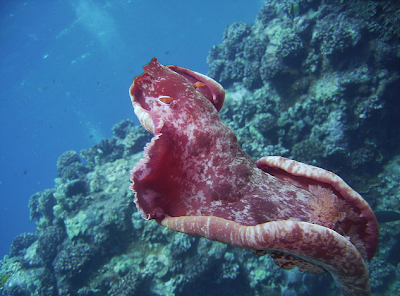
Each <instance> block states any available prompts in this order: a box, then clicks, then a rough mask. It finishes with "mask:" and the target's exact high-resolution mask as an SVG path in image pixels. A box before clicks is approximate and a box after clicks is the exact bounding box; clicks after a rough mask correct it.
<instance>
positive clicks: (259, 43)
mask: <svg viewBox="0 0 400 296" xmlns="http://www.w3.org/2000/svg"><path fill="white" fill-rule="evenodd" d="M291 2H292V1H275V0H272V1H267V2H266V3H265V5H264V7H263V8H262V9H261V11H260V13H259V15H258V16H257V19H256V21H255V23H254V25H248V24H244V23H235V24H232V25H230V26H229V27H228V28H227V29H226V32H225V33H224V34H223V41H222V44H219V45H216V46H214V47H213V48H212V49H211V50H210V54H209V57H208V63H209V66H210V67H209V73H208V75H210V76H212V77H213V78H214V79H216V80H218V81H220V82H221V83H222V84H223V85H224V87H226V89H227V96H226V100H225V105H224V107H223V109H222V110H221V117H222V119H223V120H224V122H225V123H226V124H227V125H228V126H229V127H230V128H231V129H232V130H233V131H234V132H235V134H236V135H237V137H238V139H239V141H240V143H241V145H242V148H243V149H244V150H245V151H246V152H247V153H249V154H250V155H251V156H252V157H253V158H254V159H258V158H260V157H262V156H267V155H282V156H286V157H290V158H293V159H296V160H299V161H303V162H308V163H310V164H313V165H318V166H321V167H324V168H325V169H329V170H332V171H334V172H335V173H338V174H339V175H340V176H342V177H343V178H345V180H346V181H348V183H350V184H351V185H352V187H354V188H355V189H357V190H358V191H360V192H361V193H362V195H363V196H364V197H365V198H366V199H367V200H368V202H369V203H370V204H371V206H372V207H373V208H374V209H375V210H377V211H389V210H390V211H400V203H399V198H398V197H399V196H400V187H399V184H400V180H399V176H400V173H399V172H400V160H399V157H400V156H399V155H400V151H399V147H400V138H399V136H398V135H399V134H400V128H399V126H400V122H399V120H400V118H399V117H398V115H397V114H398V113H399V111H400V107H399V104H398V102H397V101H398V94H399V93H400V87H399V85H400V84H399V80H400V70H399V69H400V41H399V36H400V22H399V11H400V6H399V4H398V3H397V2H389V1H361V0H352V1H330V0H329V1H318V0H302V1H298V4H299V5H300V12H299V14H298V15H291V14H289V13H288V5H290V3H291ZM181 66H184V65H181ZM113 132H114V135H113V137H112V138H110V139H105V140H102V141H101V142H100V143H98V144H96V145H95V146H93V147H91V148H89V149H84V150H83V151H81V153H80V154H78V153H77V152H75V151H67V152H65V153H64V154H62V155H61V156H60V158H59V160H58V162H57V173H58V175H57V178H56V180H55V186H54V188H52V189H46V190H44V191H42V192H38V193H35V194H33V195H32V197H31V198H30V201H29V209H30V218H31V220H35V221H36V225H37V228H36V233H35V234H31V233H24V234H20V235H18V236H17V237H16V238H15V240H14V242H13V243H12V245H11V248H10V253H9V255H8V256H5V257H4V259H3V260H2V261H0V277H1V284H2V285H1V286H0V294H2V295H9V296H16V295H49V296H53V295H65V296H66V295H178V296H179V295H189V294H190V295H193V296H195V295H214V294H217V293H219V294H222V295H316V294H318V295H337V293H338V290H337V289H336V288H335V285H334V283H333V282H332V280H331V279H330V277H329V275H326V274H318V275H313V274H309V273H301V272H299V271H298V270H297V269H293V270H290V271H286V270H283V269H281V268H279V267H277V266H276V265H275V264H274V262H273V261H272V260H271V259H270V258H269V257H268V256H261V257H259V256H255V255H253V254H251V253H250V252H248V251H246V250H240V249H235V248H232V247H229V246H226V245H222V244H219V243H215V242H211V241H208V240H206V239H201V238H197V237H189V236H186V235H183V234H180V233H174V232H172V231H169V230H168V229H165V228H163V227H160V226H159V225H158V224H157V223H155V222H154V221H152V222H148V223H144V221H143V220H142V218H141V217H140V214H139V213H138V212H137V211H136V209H135V207H134V204H133V202H132V201H133V198H134V197H133V194H132V193H131V192H130V191H129V190H128V188H129V171H130V170H131V169H132V167H133V166H134V164H135V163H136V162H137V161H138V160H139V159H140V158H141V151H142V149H143V146H144V145H145V144H146V142H148V141H149V140H150V138H151V135H150V133H148V132H147V131H145V130H144V129H143V128H142V127H141V126H135V125H134V124H133V123H132V122H131V121H129V120H124V121H122V122H120V123H118V124H116V125H115V126H114V128H113ZM81 158H83V159H84V161H81ZM399 223H400V222H399V221H392V222H387V223H384V224H382V226H381V245H380V249H379V251H378V254H377V256H376V257H375V258H374V259H373V260H372V262H371V264H370V272H371V276H370V278H371V286H372V291H373V293H375V294H376V295H395V294H398V291H399V289H400V280H399V279H398V275H399V270H398V266H399V265H398V263H399V262H398V261H399V260H398V255H397V254H398V253H399V252H400V251H399V250H400V232H399V229H400V228H399Z"/></svg>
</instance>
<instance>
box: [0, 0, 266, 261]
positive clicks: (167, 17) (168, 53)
mask: <svg viewBox="0 0 400 296" xmlns="http://www.w3.org/2000/svg"><path fill="white" fill-rule="evenodd" d="M262 2H263V1H261V0H252V1H250V0H230V1H215V0H203V1H194V0H180V1H178V0H169V1H166V0H147V1H146V0H136V1H135V0H134V1H128V0H121V1H90V0H76V1H61V0H60V1H56V0H54V1H48V0H38V1H14V0H13V1H6V0H2V1H0V258H3V256H4V255H5V254H7V253H8V249H9V246H10V244H11V242H12V240H13V239H14V237H15V236H16V235H18V234H19V233H21V232H33V231H34V229H35V227H34V223H33V222H30V221H29V209H28V201H29V197H30V196H31V195H32V194H34V193H35V192H38V191H42V190H44V189H46V188H52V187H53V186H54V178H56V176H57V170H56V163H57V159H58V157H59V156H60V155H61V154H62V153H63V152H65V151H67V150H71V149H73V150H76V151H80V150H81V149H82V148H87V147H90V146H92V145H94V144H95V143H97V142H98V141H99V140H101V139H104V138H107V137H110V136H112V132H111V127H112V126H113V125H114V124H115V123H118V122H119V121H121V120H123V119H128V118H129V119H132V120H135V116H134V114H133V112H132V107H131V103H130V98H129V96H128V88H129V86H130V84H131V83H132V79H133V78H134V77H135V76H136V75H139V74H141V73H142V70H141V68H142V66H143V65H144V64H146V63H148V62H149V61H150V59H151V58H152V57H158V59H159V60H160V62H161V63H163V64H176V65H179V66H182V67H185V68H189V69H191V70H195V71H198V72H202V73H206V72H207V69H208V67H207V64H206V57H207V55H208V52H209V50H210V48H211V46H212V45H215V44H219V43H220V42H221V36H222V33H223V31H224V29H225V28H226V27H227V26H228V25H229V24H231V23H233V22H246V23H249V24H250V23H252V22H253V21H254V19H255V17H256V15H257V12H258V11H259V9H260V8H261V6H262Z"/></svg>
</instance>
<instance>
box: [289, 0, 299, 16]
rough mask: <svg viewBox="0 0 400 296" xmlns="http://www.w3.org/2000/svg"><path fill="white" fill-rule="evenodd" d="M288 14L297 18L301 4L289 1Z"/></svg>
mask: <svg viewBox="0 0 400 296" xmlns="http://www.w3.org/2000/svg"><path fill="white" fill-rule="evenodd" d="M288 14H289V16H290V17H292V18H295V17H296V16H299V15H300V4H299V3H297V2H289V4H288Z"/></svg>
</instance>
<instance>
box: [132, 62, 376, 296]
mask: <svg viewBox="0 0 400 296" xmlns="http://www.w3.org/2000/svg"><path fill="white" fill-rule="evenodd" d="M143 69H144V72H145V73H144V74H142V75H141V76H138V77H136V78H135V79H134V81H133V84H132V86H131V88H130V96H131V98H132V104H133V107H134V110H135V113H136V115H137V117H138V118H139V120H140V122H141V123H142V124H143V126H144V127H145V128H146V129H147V130H148V131H150V132H151V133H153V134H154V137H153V139H152V140H151V142H150V143H148V144H147V145H146V147H145V148H144V158H143V159H142V160H141V161H139V162H138V163H137V165H136V166H135V167H134V168H133V170H132V171H131V181H132V186H131V189H132V190H133V191H134V193H135V203H136V206H137V208H138V210H139V211H140V212H141V213H142V217H143V218H145V219H155V220H156V221H157V222H158V223H160V224H161V225H164V226H166V227H168V228H170V229H173V230H176V231H179V232H183V233H186V234H190V235H196V236H203V237H206V238H208V239H211V240H215V241H219V242H223V243H226V244H229V245H233V246H237V247H240V248H245V249H251V250H255V251H259V252H264V253H269V254H270V255H271V256H272V257H273V258H274V260H275V262H276V263H277V264H278V265H279V266H281V267H284V268H293V267H294V266H298V267H299V268H300V270H302V271H304V270H309V271H311V272H324V271H328V272H330V273H331V275H332V276H333V278H334V279H335V281H336V283H337V284H338V286H339V288H340V289H341V291H342V293H343V295H358V296H360V295H370V287H369V280H368V270H367V268H366V265H365V260H370V259H371V258H372V257H373V256H374V254H375V252H376V249H377V247H378V235H379V231H378V224H377V221H376V218H375V215H374V214H373V212H372V210H371V208H370V207H369V205H368V204H367V202H366V201H365V200H364V199H363V198H362V197H361V196H360V195H359V194H358V193H357V192H355V191H354V190H353V189H351V188H350V187H349V186H348V185H347V184H346V183H345V182H344V181H343V180H342V179H341V178H340V177H338V176H337V175H335V174H333V173H331V172H329V171H326V170H323V169H321V168H317V167H314V166H310V165H306V164H303V163H300V162H297V161H294V160H289V159H286V158H283V157H274V156H271V157H264V158H261V159H260V160H258V161H257V162H255V163H254V162H253V161H252V160H251V158H250V157H249V156H248V155H247V154H246V153H245V152H244V151H242V150H241V149H240V147H239V144H238V141H237V138H236V136H235V134H234V133H233V132H232V131H231V130H230V129H229V128H228V127H227V126H226V125H224V124H223V123H222V122H221V120H220V118H219V115H218V111H219V110H220V109H221V107H222V104H223V101H224V96H225V92H224V89H223V88H222V86H221V85H219V84H218V83H217V82H215V81H214V80H212V79H211V78H209V77H207V76H204V75H201V74H199V73H196V72H193V71H190V70H187V69H184V68H180V67H177V66H163V65H161V64H160V63H159V62H158V61H157V59H155V58H154V59H153V60H152V61H151V62H150V63H149V64H148V65H146V66H144V68H143Z"/></svg>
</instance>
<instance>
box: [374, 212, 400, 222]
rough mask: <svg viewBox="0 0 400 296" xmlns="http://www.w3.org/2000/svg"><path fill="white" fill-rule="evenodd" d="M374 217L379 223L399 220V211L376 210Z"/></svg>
mask: <svg viewBox="0 0 400 296" xmlns="http://www.w3.org/2000/svg"><path fill="white" fill-rule="evenodd" d="M375 216H376V219H377V220H378V222H379V223H387V222H392V221H398V220H400V213H399V212H395V211H377V212H375Z"/></svg>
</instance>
